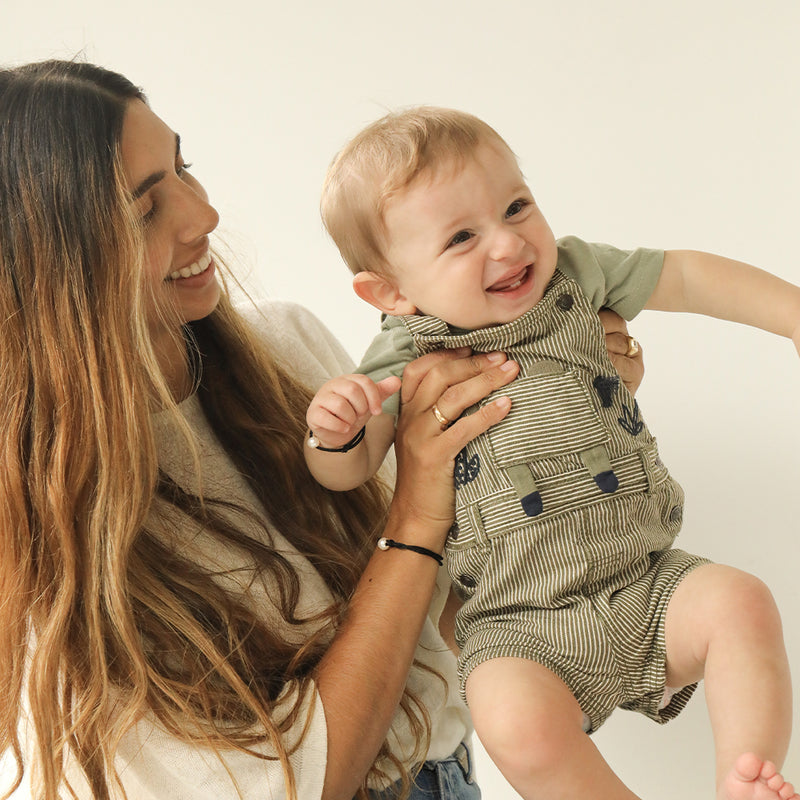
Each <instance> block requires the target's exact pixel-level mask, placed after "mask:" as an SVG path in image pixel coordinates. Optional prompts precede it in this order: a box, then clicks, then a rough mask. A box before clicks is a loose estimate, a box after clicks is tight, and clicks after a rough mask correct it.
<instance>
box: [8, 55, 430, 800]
mask: <svg viewBox="0 0 800 800" xmlns="http://www.w3.org/2000/svg"><path fill="white" fill-rule="evenodd" d="M134 99H142V100H143V99H144V98H143V95H142V92H141V91H140V90H139V89H138V88H137V87H136V86H134V85H133V84H132V83H130V82H129V81H128V80H127V79H126V78H124V77H123V76H121V75H118V74H116V73H113V72H110V71H108V70H105V69H102V68H100V67H96V66H94V65H91V64H87V63H80V62H64V61H50V62H42V63H37V64H30V65H26V66H23V67H17V68H14V69H9V70H4V71H0V325H1V326H2V329H0V397H2V398H3V409H2V412H0V420H1V421H0V453H1V455H0V467H2V468H0V542H2V551H1V552H0V698H2V701H1V702H0V752H5V751H7V750H9V749H10V750H11V751H12V752H13V754H14V757H15V760H16V764H17V778H16V784H15V786H16V785H18V784H19V782H20V781H21V780H22V778H23V775H24V770H25V769H26V768H29V765H27V764H26V759H25V758H24V753H23V744H22V742H21V740H20V736H19V733H18V729H19V725H20V724H21V722H22V720H23V716H24V712H22V710H21V709H22V707H23V702H24V698H25V697H27V702H28V704H29V711H28V712H27V714H28V716H29V719H30V721H31V723H32V726H33V732H34V741H35V760H34V767H35V770H34V772H35V774H36V777H37V781H36V783H37V786H38V787H39V788H38V789H37V797H40V798H43V800H55V799H56V797H57V796H58V792H59V788H60V787H62V786H63V785H64V784H65V783H66V784H68V783H69V781H68V779H67V773H66V770H65V763H66V759H67V758H69V759H71V760H74V761H76V762H77V764H78V765H79V766H80V767H81V769H82V771H83V773H84V774H85V777H86V780H87V781H88V785H89V787H90V789H91V791H92V796H93V797H95V798H98V800H103V799H104V798H109V797H110V796H112V794H114V793H115V792H116V791H117V790H121V789H122V787H121V783H120V780H119V776H118V774H117V770H116V768H115V764H114V758H115V752H116V749H117V747H118V745H119V742H120V740H121V738H122V737H123V736H124V734H125V732H126V731H127V730H128V729H129V728H130V726H131V725H133V724H134V723H136V722H137V720H139V719H140V718H141V717H142V716H143V715H144V714H150V715H154V716H155V718H156V719H157V720H158V721H159V723H160V724H161V725H163V726H164V728H165V729H166V730H167V731H169V732H170V733H172V734H174V735H175V736H178V737H180V738H182V739H183V740H186V741H190V742H195V743H197V744H198V746H200V745H202V746H210V747H212V748H215V749H217V750H222V749H225V748H236V749H239V750H246V751H248V752H252V749H253V748H255V747H256V746H258V745H264V744H266V745H268V746H271V749H272V752H275V753H277V756H276V757H277V758H278V759H279V760H280V762H281V764H282V766H283V770H284V774H285V776H286V783H287V786H288V790H289V793H290V796H291V797H294V796H295V795H296V791H295V785H296V784H295V781H294V776H293V775H292V770H291V765H290V762H289V755H290V753H289V752H287V747H286V745H285V744H284V740H283V734H284V733H285V732H286V731H287V730H288V728H289V727H291V726H293V725H298V724H299V725H301V726H302V724H303V720H302V718H301V716H300V715H301V713H303V712H301V699H302V698H303V697H304V696H305V695H306V694H307V692H308V690H309V689H310V684H311V682H312V681H313V679H314V668H315V666H316V665H317V664H318V662H319V659H320V657H321V654H322V653H323V652H324V649H325V645H326V643H327V642H328V641H329V639H330V636H331V635H332V631H333V629H335V626H336V624H337V621H338V620H339V619H340V616H341V614H342V612H343V609H344V606H345V604H346V602H347V599H348V597H349V596H350V594H351V593H352V591H353V589H354V587H355V585H356V583H357V581H358V578H359V575H360V573H361V570H362V569H363V565H364V563H365V560H366V557H367V556H366V553H367V546H366V545H367V543H368V542H374V540H375V533H376V530H378V529H380V528H381V526H382V523H383V520H384V518H385V511H386V506H387V496H386V491H385V488H384V487H382V486H381V485H380V484H379V483H378V482H376V481H373V482H370V483H369V484H367V485H365V486H363V487H361V488H360V489H357V490H355V491H352V492H346V493H334V492H329V491H327V490H325V489H323V488H322V487H320V486H318V485H317V484H316V483H315V482H314V481H313V480H312V479H311V478H310V476H309V474H308V472H307V470H306V467H305V463H304V460H303V457H302V453H301V448H300V446H299V442H300V441H301V440H302V437H303V435H304V432H305V423H304V415H305V409H306V407H307V404H308V401H309V399H310V398H309V394H308V392H307V390H306V389H305V388H303V387H302V386H300V385H299V384H298V382H297V381H296V380H295V379H294V378H293V377H292V376H291V375H290V374H288V373H287V372H285V371H284V370H283V369H282V368H281V367H280V366H279V364H278V363H277V362H276V360H275V358H273V357H272V356H271V354H270V353H269V352H266V351H265V349H264V345H263V344H262V343H261V342H259V341H258V339H257V338H256V337H254V335H253V334H252V333H251V331H250V329H249V328H248V326H247V325H246V324H245V323H244V322H243V321H242V319H241V318H240V317H239V315H238V314H237V313H236V312H235V311H234V309H233V307H232V305H231V303H230V300H229V299H228V297H227V293H226V292H223V298H222V300H221V301H220V304H219V306H218V307H217V309H216V310H215V311H214V313H212V314H211V315H210V316H209V317H207V318H206V319H203V320H201V321H199V322H194V323H191V324H190V325H187V326H185V327H184V328H183V333H182V335H183V337H184V339H185V341H186V344H187V353H188V355H187V358H189V360H190V361H192V362H193V363H194V366H195V370H194V374H195V375H196V376H197V384H198V389H197V391H198V395H199V398H200V401H201V403H202V406H203V409H204V411H205V413H206V415H207V417H208V419H209V420H210V423H211V425H212V427H213V429H214V430H215V432H216V434H217V435H218V437H219V438H220V441H221V442H222V444H223V446H224V447H225V449H226V451H227V452H228V454H229V455H230V457H231V458H232V460H233V461H234V463H235V464H236V466H237V468H238V469H239V470H240V472H241V474H242V475H243V476H244V477H245V478H246V480H247V481H248V483H249V485H250V486H251V488H252V489H253V491H254V492H255V494H256V496H257V497H258V498H259V500H260V501H261V503H262V504H263V507H264V509H265V510H266V515H267V518H268V519H269V520H270V521H271V523H272V525H273V526H274V527H275V528H277V529H279V530H280V531H281V533H282V534H283V535H284V536H285V537H286V538H287V539H288V540H289V541H290V542H291V543H292V544H294V545H295V546H296V547H297V549H298V550H299V551H300V552H301V553H303V554H304V555H306V556H307V557H308V558H309V559H310V560H311V562H312V564H313V565H314V566H315V567H316V568H317V570H318V571H319V573H320V574H321V576H322V577H323V579H324V581H325V583H326V584H327V586H328V587H329V589H330V590H331V593H332V595H333V597H334V598H335V602H334V604H333V606H332V607H331V608H329V609H327V611H326V612H325V613H324V614H322V615H320V617H319V618H318V619H317V620H316V622H317V623H318V625H317V626H316V627H317V630H318V633H317V634H315V635H311V636H310V638H308V639H307V640H306V641H305V642H304V644H303V645H301V646H299V647H298V646H297V645H290V644H288V643H287V642H286V641H285V639H284V637H282V636H281V635H280V633H279V631H280V630H283V629H285V625H286V624H289V625H295V624H300V623H302V622H303V620H299V619H298V618H297V616H298V615H297V606H298V597H299V592H300V585H299V579H298V575H297V573H296V572H295V570H294V569H293V568H292V566H291V565H290V563H289V562H288V561H287V560H286V559H285V558H284V557H283V556H281V555H280V554H279V553H278V552H277V551H276V550H275V549H273V548H271V547H270V546H269V544H268V543H269V541H270V539H269V533H268V531H267V530H264V532H263V536H262V537H261V538H260V539H259V540H255V539H253V538H251V537H249V536H248V535H246V534H245V533H244V532H243V530H239V529H238V528H237V526H236V525H235V523H234V522H232V521H231V520H233V519H236V517H235V515H234V516H231V515H230V514H228V515H226V514H224V513H222V512H224V511H225V503H224V502H222V500H221V499H216V500H215V499H214V498H202V497H197V496H193V495H191V494H189V493H188V492H187V491H185V490H184V489H182V488H181V487H179V486H178V485H176V484H175V483H174V482H173V481H171V480H170V479H169V478H168V477H167V476H166V475H165V474H164V473H163V472H162V471H161V470H160V469H159V464H158V458H157V450H156V440H155V434H154V431H153V421H152V416H151V415H152V410H153V408H154V404H157V406H158V407H164V408H167V409H171V410H172V412H173V414H174V415H175V418H176V419H178V418H179V417H178V411H177V406H176V405H175V401H174V399H173V398H172V397H171V395H170V393H169V391H168V389H167V386H166V382H165V379H164V376H163V375H162V373H161V371H160V369H159V366H158V361H157V359H156V357H155V355H154V351H153V346H152V343H151V340H150V336H149V333H148V327H147V323H146V318H145V313H144V309H145V307H146V304H147V302H148V297H147V290H146V289H145V288H144V281H143V280H142V273H143V258H144V256H143V253H144V248H143V241H142V231H141V223H140V222H139V221H138V220H137V219H136V218H135V217H134V216H133V214H132V211H131V208H130V205H131V204H130V196H129V194H128V193H127V191H126V188H125V182H124V176H123V171H122V166H121V163H120V155H119V142H120V136H121V131H122V122H123V115H124V112H125V108H126V105H127V103H129V102H130V101H131V100H134ZM165 504H166V505H165ZM164 507H168V508H171V509H172V510H173V511H174V512H175V513H177V514H179V515H181V518H189V519H187V524H193V525H198V524H199V525H201V526H202V527H203V528H204V529H205V530H207V531H209V532H211V533H212V534H213V535H214V536H215V537H217V539H218V540H219V541H220V542H221V543H222V544H223V545H224V546H226V547H230V548H232V549H235V550H237V551H238V552H244V553H245V554H247V555H249V557H250V558H251V559H252V562H253V563H254V565H255V567H256V569H257V570H260V571H262V572H263V573H266V574H268V575H269V576H270V577H272V578H273V579H274V581H275V584H276V585H277V587H278V595H279V597H278V598H276V603H277V604H278V606H279V608H280V610H281V613H282V616H283V618H284V622H283V625H282V626H277V627H276V628H275V629H274V630H273V628H272V627H271V626H270V625H269V623H268V622H267V621H265V620H264V619H261V618H259V617H258V616H256V615H255V614H254V612H253V611H252V610H251V609H249V608H248V607H247V606H246V605H245V604H244V603H243V601H242V600H241V599H238V598H237V597H234V596H232V595H231V594H230V593H229V592H226V591H225V590H224V589H223V588H222V587H221V585H220V584H219V583H218V582H215V581H214V579H213V577H212V576H211V575H210V574H209V573H207V572H206V571H205V570H204V569H203V568H201V567H200V566H199V565H197V564H195V563H192V562H191V561H190V560H188V559H187V558H185V557H182V556H181V554H180V553H179V552H176V551H175V550H174V549H172V548H171V547H170V546H169V544H168V543H169V541H170V537H169V535H168V530H167V526H168V525H169V520H170V519H172V520H174V518H175V514H174V513H173V514H166V515H165V514H161V513H157V509H158V508H164ZM242 513H245V512H243V511H242ZM242 527H244V526H242ZM262 527H264V526H263V524H262ZM176 654H178V655H177V657H176ZM287 686H288V687H295V688H296V689H297V690H298V691H297V697H298V702H297V703H296V704H295V705H294V706H293V707H292V708H290V709H289V710H288V712H287V711H286V710H285V709H284V708H283V706H281V712H280V713H277V712H275V713H273V712H274V710H275V701H276V698H277V696H278V694H279V693H280V692H281V691H282V690H283V689H285V688H286V687H287ZM403 706H404V708H405V709H406V711H407V713H408V715H409V718H410V720H411V724H412V730H414V732H415V734H416V735H417V738H418V742H419V743H421V742H423V741H424V740H425V737H426V731H427V729H428V728H429V721H428V720H427V718H426V715H425V712H424V710H422V709H420V708H419V706H418V705H417V704H415V702H414V698H413V697H411V696H409V695H406V696H405V697H404V702H403ZM419 747H420V749H422V750H423V751H424V747H423V745H422V744H420V745H419ZM381 755H382V756H383V757H384V760H383V761H382V762H379V763H383V764H386V759H388V760H389V761H392V762H394V763H395V765H396V766H400V765H399V764H397V762H396V759H394V758H393V757H392V756H391V755H390V753H389V751H388V748H387V746H386V745H385V744H384V747H383V749H382V751H381ZM12 788H13V787H12ZM363 791H364V789H363V787H362V790H361V792H362V793H363Z"/></svg>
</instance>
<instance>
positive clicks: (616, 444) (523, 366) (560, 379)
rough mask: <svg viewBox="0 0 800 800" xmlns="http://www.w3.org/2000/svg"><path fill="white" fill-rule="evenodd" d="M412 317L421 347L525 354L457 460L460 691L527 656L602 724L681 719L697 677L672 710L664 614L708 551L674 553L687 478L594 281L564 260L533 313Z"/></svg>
mask: <svg viewBox="0 0 800 800" xmlns="http://www.w3.org/2000/svg"><path fill="white" fill-rule="evenodd" d="M403 321H404V323H405V325H406V326H407V328H408V330H409V332H410V333H411V335H412V337H413V340H414V344H415V346H416V348H417V350H418V352H420V353H426V352H430V351H432V350H436V349H439V348H441V347H447V348H453V347H460V346H463V345H468V346H470V347H472V348H473V350H475V351H476V352H490V351H492V350H502V351H504V352H506V353H508V355H509V357H510V358H513V359H514V360H516V361H517V362H518V363H519V364H520V375H519V377H518V378H517V379H516V380H515V381H514V382H513V383H512V384H511V385H510V386H507V387H504V388H503V389H501V390H499V391H498V392H497V393H496V394H498V395H499V394H507V395H509V396H510V397H511V398H512V401H513V403H512V408H511V411H510V413H509V414H508V416H507V417H506V419H504V420H503V421H502V422H501V423H499V424H498V425H496V426H495V427H493V428H492V429H491V430H489V431H488V432H487V433H486V434H484V435H483V436H481V437H479V438H478V439H476V440H475V441H473V442H471V443H470V444H469V445H468V446H467V447H466V448H465V449H464V451H462V453H461V454H460V455H459V458H458V459H457V464H456V474H455V477H456V487H457V493H456V523H455V525H454V526H453V530H452V531H451V534H450V538H449V540H448V544H447V564H448V570H449V572H450V576H451V578H452V580H453V584H454V586H455V587H456V590H457V591H458V592H459V594H460V595H461V597H462V598H463V599H464V601H465V602H464V606H463V608H462V609H461V611H460V612H459V614H458V617H457V620H456V637H457V640H458V643H459V646H460V647H461V650H462V652H461V657H460V660H459V674H460V677H461V681H462V694H463V686H464V683H465V682H466V678H467V676H468V675H469V673H470V672H471V670H472V669H474V667H475V666H477V665H478V664H479V663H481V662H483V661H485V660H488V659H492V658H497V657H502V656H515V657H522V658H529V659H533V660H535V661H537V662H539V663H541V664H543V665H544V666H546V667H548V668H549V669H551V670H552V671H553V672H555V673H556V674H557V675H559V677H561V678H562V680H564V681H565V682H566V684H567V685H568V686H569V687H570V688H571V690H572V691H573V693H574V694H575V696H576V697H577V699H578V701H579V702H580V703H581V706H582V708H583V709H584V712H585V713H586V714H587V716H588V717H589V720H590V726H591V729H593V730H594V729H596V728H597V727H598V726H599V725H600V724H602V722H603V721H604V720H605V719H606V718H607V717H608V715H609V714H610V713H611V712H612V711H613V709H614V708H616V707H618V706H623V707H626V708H630V709H634V710H638V711H641V712H642V713H645V714H647V715H648V716H650V717H652V718H653V719H656V720H658V721H660V722H663V721H666V720H667V719H670V718H671V717H673V716H675V715H676V714H677V713H678V712H679V711H680V710H681V709H682V708H683V706H684V705H685V703H686V702H687V700H688V698H689V696H690V695H691V693H692V691H693V690H694V687H693V686H692V687H687V688H686V689H684V690H683V691H681V692H679V693H678V694H677V695H675V696H674V697H673V698H672V701H671V702H670V703H669V705H668V706H667V707H666V708H661V706H662V705H663V703H662V698H663V695H664V682H665V675H664V658H665V653H664V634H663V627H664V614H665V612H666V606H667V603H668V601H669V598H670V597H671V595H672V592H673V591H674V589H675V587H676V586H677V585H678V583H679V582H680V580H681V579H682V578H683V577H684V576H685V574H686V573H687V572H688V571H689V570H691V569H693V568H694V567H695V566H698V565H699V564H702V563H706V560H705V559H702V558H698V557H696V556H691V555H689V554H687V553H684V552H683V551H680V550H672V549H671V547H672V544H673V541H674V539H675V537H676V536H677V534H678V532H679V530H680V526H681V518H682V508H683V493H682V490H681V488H680V486H679V485H678V484H677V483H676V482H675V481H674V480H673V479H672V478H671V477H670V475H669V473H668V472H667V470H666V468H665V467H664V465H663V464H662V462H661V460H660V458H659V456H658V451H657V448H656V442H655V439H654V438H653V437H652V435H651V434H650V432H649V431H648V429H647V427H646V425H645V424H644V421H643V420H642V419H641V415H640V412H639V408H638V405H637V404H636V402H635V401H634V399H633V397H631V395H630V394H629V393H628V391H627V390H626V389H625V387H624V385H623V384H622V382H621V381H620V380H619V377H618V376H617V373H616V370H615V369H614V367H613V365H612V364H611V361H610V360H609V358H608V354H607V352H606V347H605V336H604V332H603V329H602V326H601V324H600V321H599V319H598V317H597V314H596V313H595V311H594V309H593V307H592V305H591V303H590V302H589V300H588V299H587V297H586V296H585V294H584V292H583V291H582V289H581V288H580V287H579V285H578V284H577V283H576V282H575V281H574V280H573V279H572V278H568V277H567V276H566V275H564V274H563V273H561V272H559V271H556V274H555V276H554V278H553V280H552V282H551V284H550V286H549V287H548V291H547V292H546V294H545V296H544V298H543V299H542V301H541V302H540V303H538V304H537V305H536V306H535V307H534V308H533V309H532V310H531V311H529V312H528V313H527V314H525V315H524V316H522V317H521V318H519V319H517V320H515V321H513V322H511V323H508V324H506V325H499V326H496V327H493V328H486V329H482V330H478V331H471V332H467V333H463V334H457V335H454V334H452V333H450V332H449V330H448V328H447V326H446V324H445V323H443V322H442V321H441V320H438V319H435V318H433V317H404V318H403ZM493 399H494V395H492V396H490V397H488V398H487V399H486V400H484V401H483V402H484V403H488V402H491V401H492V400H493ZM475 410H477V406H476V407H473V408H471V409H468V410H467V412H466V413H474V411H475Z"/></svg>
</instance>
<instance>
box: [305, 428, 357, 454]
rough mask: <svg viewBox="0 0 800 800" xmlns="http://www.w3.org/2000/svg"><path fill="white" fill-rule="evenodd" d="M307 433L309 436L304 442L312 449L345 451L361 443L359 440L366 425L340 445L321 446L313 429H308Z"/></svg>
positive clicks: (330, 451)
mask: <svg viewBox="0 0 800 800" xmlns="http://www.w3.org/2000/svg"><path fill="white" fill-rule="evenodd" d="M308 433H309V436H308V439H306V444H308V446H309V447H311V448H313V449H314V450H323V451H324V452H326V453H346V452H347V451H348V450H352V449H353V448H354V447H356V446H357V445H359V444H361V441H362V440H363V438H364V435H365V433H366V426H365V427H363V428H362V429H361V430H360V431H359V432H358V433H357V434H356V435H355V436H354V437H353V438H352V439H351V440H350V441H349V442H347V443H346V444H343V445H342V446H341V447H323V446H322V445H321V444H320V441H319V439H317V437H316V436H314V431H309V432H308Z"/></svg>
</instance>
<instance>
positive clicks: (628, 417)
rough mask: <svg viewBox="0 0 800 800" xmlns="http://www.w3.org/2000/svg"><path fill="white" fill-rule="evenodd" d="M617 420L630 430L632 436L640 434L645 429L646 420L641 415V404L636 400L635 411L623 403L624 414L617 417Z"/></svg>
mask: <svg viewBox="0 0 800 800" xmlns="http://www.w3.org/2000/svg"><path fill="white" fill-rule="evenodd" d="M617 422H619V424H620V425H621V426H622V427H623V428H624V429H625V430H626V431H628V433H629V434H631V436H638V435H639V434H640V433H641V432H642V430H644V422H643V421H642V419H641V418H640V417H639V404H638V403H637V402H636V401H634V403H633V412H631V410H630V408H628V406H626V405H625V403H623V404H622V416H621V417H618V418H617Z"/></svg>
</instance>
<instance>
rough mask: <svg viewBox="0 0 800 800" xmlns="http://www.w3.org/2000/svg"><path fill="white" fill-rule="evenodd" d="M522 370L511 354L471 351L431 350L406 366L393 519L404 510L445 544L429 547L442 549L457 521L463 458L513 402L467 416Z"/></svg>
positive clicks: (500, 400) (501, 402)
mask: <svg viewBox="0 0 800 800" xmlns="http://www.w3.org/2000/svg"><path fill="white" fill-rule="evenodd" d="M518 372H519V366H518V365H517V363H516V362H514V361H509V360H508V359H507V358H506V356H505V354H503V353H488V354H475V355H472V354H470V353H469V351H468V350H466V349H463V350H455V351H454V350H450V351H439V352H436V353H429V354H428V355H426V356H423V357H421V358H418V359H416V360H415V361H413V362H411V363H410V364H408V366H406V368H405V371H404V372H403V385H402V389H401V411H400V418H399V420H398V423H397V435H396V437H395V453H396V456H397V485H396V488H395V500H394V503H393V505H392V511H393V516H394V515H396V513H398V512H399V513H400V514H401V515H402V516H409V517H412V518H413V519H414V520H415V521H416V524H415V526H414V527H415V528H416V529H418V530H419V529H421V530H425V531H427V537H428V538H429V537H430V536H431V535H434V536H435V537H436V538H438V539H439V541H438V542H433V543H432V544H426V545H425V546H427V547H431V546H432V547H435V548H436V549H437V550H438V549H440V548H441V545H442V543H443V542H444V536H445V535H446V533H447V530H448V529H449V527H450V525H451V524H452V521H453V516H454V502H455V497H454V488H453V468H454V463H455V457H456V455H457V454H458V453H459V451H460V450H461V449H463V447H464V446H465V445H466V444H467V442H469V441H470V440H472V439H474V438H475V437H476V436H478V435H479V434H481V433H483V432H484V431H486V430H487V429H488V428H489V427H491V426H492V425H494V424H495V423H497V422H499V421H500V420H501V419H502V418H503V417H505V415H506V414H507V413H508V410H509V408H510V407H511V402H510V400H509V399H508V398H507V397H500V398H498V399H496V400H495V401H493V402H492V403H488V404H486V405H483V406H481V407H480V408H479V409H478V410H477V411H476V412H475V413H472V414H468V415H465V416H463V417H462V416H461V414H462V413H463V412H464V411H465V410H466V409H467V408H469V407H470V406H472V405H474V404H475V403H477V402H479V401H480V400H483V399H484V398H485V397H487V396H488V395H489V394H490V393H491V392H493V391H495V390H496V389H500V388H501V387H503V386H505V385H506V384H507V383H510V382H511V381H512V380H513V379H514V378H515V377H516V376H517V373H518ZM437 414H438V415H439V416H438V417H437ZM420 523H424V524H420ZM415 543H417V544H419V543H420V542H415Z"/></svg>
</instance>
